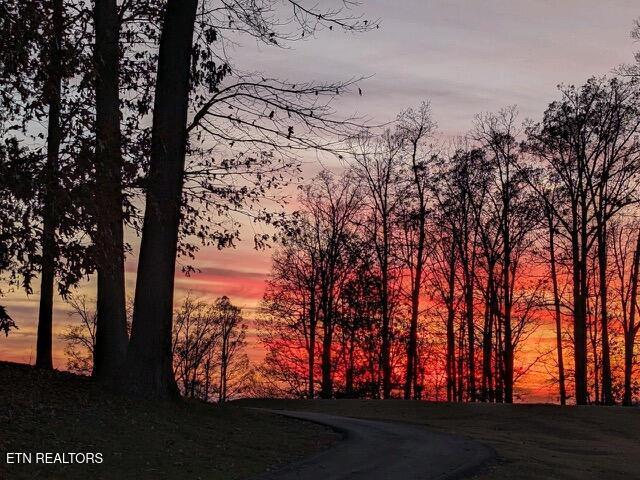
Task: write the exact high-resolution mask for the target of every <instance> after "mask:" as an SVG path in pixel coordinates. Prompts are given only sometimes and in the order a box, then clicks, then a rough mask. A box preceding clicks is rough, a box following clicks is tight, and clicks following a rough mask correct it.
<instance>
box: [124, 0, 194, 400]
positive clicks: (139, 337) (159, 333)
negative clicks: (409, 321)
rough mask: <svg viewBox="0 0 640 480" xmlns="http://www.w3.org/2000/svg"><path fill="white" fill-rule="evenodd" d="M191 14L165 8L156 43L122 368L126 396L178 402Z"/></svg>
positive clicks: (184, 8) (180, 3) (179, 5)
mask: <svg viewBox="0 0 640 480" xmlns="http://www.w3.org/2000/svg"><path fill="white" fill-rule="evenodd" d="M197 7H198V1H197V0H169V1H168V2H167V6H166V10H165V14H164V24H163V28H162V36H161V38H160V51H159V60H158V77H157V81H156V92H155V104H154V110H153V126H152V140H151V166H150V170H149V176H148V178H147V196H146V209H145V216H144V225H143V228H142V242H141V246H140V256H139V261H138V275H137V281H136V295H135V304H134V313H133V324H132V330H131V342H130V344H129V349H128V352H127V362H126V368H125V371H126V373H125V375H126V379H125V389H126V390H127V391H128V392H130V393H132V394H135V395H139V396H144V397H149V398H170V397H177V396H178V388H177V385H176V382H175V379H174V377H173V369H172V358H171V324H172V313H173V312H172V310H173V290H174V275H175V263H176V253H177V243H178V229H179V225H180V207H181V197H182V186H183V177H184V163H185V150H186V143H187V134H186V122H187V112H188V105H189V70H190V63H191V53H192V42H193V30H194V23H195V18H196V11H197Z"/></svg>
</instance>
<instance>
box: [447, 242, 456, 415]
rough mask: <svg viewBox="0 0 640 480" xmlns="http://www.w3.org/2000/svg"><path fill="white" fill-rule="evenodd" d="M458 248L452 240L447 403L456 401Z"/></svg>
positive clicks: (448, 295)
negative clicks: (454, 305)
mask: <svg viewBox="0 0 640 480" xmlns="http://www.w3.org/2000/svg"><path fill="white" fill-rule="evenodd" d="M455 255H456V247H455V243H454V240H453V239H451V251H450V252H449V265H448V268H449V270H448V272H447V273H448V278H447V287H448V292H447V401H449V402H451V401H454V400H455V399H456V335H455V330H454V329H455V324H454V323H455V318H456V317H455V315H456V312H455V309H454V307H453V302H454V295H455V281H456V260H455Z"/></svg>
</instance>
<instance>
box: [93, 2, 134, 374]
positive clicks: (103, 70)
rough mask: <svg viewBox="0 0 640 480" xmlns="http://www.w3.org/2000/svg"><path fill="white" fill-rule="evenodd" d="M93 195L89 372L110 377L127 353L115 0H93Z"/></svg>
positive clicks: (117, 20) (118, 368) (117, 369)
mask: <svg viewBox="0 0 640 480" xmlns="http://www.w3.org/2000/svg"><path fill="white" fill-rule="evenodd" d="M94 18H95V30H96V43H95V50H94V62H95V69H96V72H95V73H96V195H95V206H96V213H97V232H96V238H95V241H94V242H95V246H96V251H97V259H96V263H97V271H98V299H97V300H98V301H97V321H96V348H95V353H94V367H93V368H94V375H95V376H96V378H98V379H99V380H103V381H104V380H113V379H114V378H115V377H116V376H117V374H118V373H119V371H120V369H121V368H122V365H123V363H124V360H125V357H126V353H127V340H128V339H127V313H126V296H125V283H124V238H123V212H122V208H123V206H122V153H121V147H120V144H121V138H120V98H119V91H118V90H119V82H118V75H119V44H118V41H119V33H120V25H119V19H118V5H117V2H116V0H96V2H95V9H94Z"/></svg>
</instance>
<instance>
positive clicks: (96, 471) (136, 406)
mask: <svg viewBox="0 0 640 480" xmlns="http://www.w3.org/2000/svg"><path fill="white" fill-rule="evenodd" d="M336 438H337V436H336V435H335V434H334V433H333V432H332V431H330V430H328V429H326V428H324V427H321V426H319V425H316V424H309V423H307V422H301V421H298V420H294V419H288V418H283V417H281V416H278V415H266V414H264V413H258V412H254V411H251V410H246V409H243V408H237V407H234V406H225V407H218V406H215V405H208V404H203V403H200V402H181V403H177V404H176V403H152V402H145V401H139V400H131V399H128V398H124V397H120V396H116V395H112V394H109V393H106V392H104V391H103V390H102V389H101V388H100V387H99V386H98V385H96V384H94V383H93V382H91V381H89V380H88V379H86V378H82V377H76V376H73V375H69V374H64V373H59V372H53V373H48V372H41V371H37V370H35V369H33V368H31V367H29V366H25V365H17V364H10V363H2V362H0V479H3V480H4V479H8V480H13V479H33V478H39V479H64V480H67V479H76V478H78V479H80V478H82V479H88V478H91V479H118V480H119V479H128V478H135V479H165V478H166V479H172V480H173V479H182V478H184V479H212V480H216V479H221V480H222V479H224V480H227V479H238V478H246V477H247V476H252V475H254V474H258V473H261V472H264V471H266V470H268V469H273V468H275V467H276V466H279V465H283V464H288V463H290V462H292V461H295V460H298V459H300V458H302V457H304V456H307V455H310V454H311V453H313V452H316V451H318V450H319V449H322V448H324V447H325V446H326V444H327V443H329V442H332V441H333V440H335V439H336ZM6 452H32V453H33V455H32V459H33V461H35V452H54V453H55V452H74V453H75V452H100V453H102V455H103V458H104V461H103V463H102V464H86V465H77V464H75V465H61V464H38V465H36V464H31V465H18V464H11V465H9V464H7V459H6Z"/></svg>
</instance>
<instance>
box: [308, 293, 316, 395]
mask: <svg viewBox="0 0 640 480" xmlns="http://www.w3.org/2000/svg"><path fill="white" fill-rule="evenodd" d="M314 288H315V286H313V287H312V289H314ZM310 296H311V299H310V302H309V353H308V354H309V358H308V368H309V372H308V382H309V398H310V399H313V398H314V397H315V381H316V380H315V368H316V365H315V363H316V321H317V320H316V295H315V292H314V291H312V292H311V295H310Z"/></svg>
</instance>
